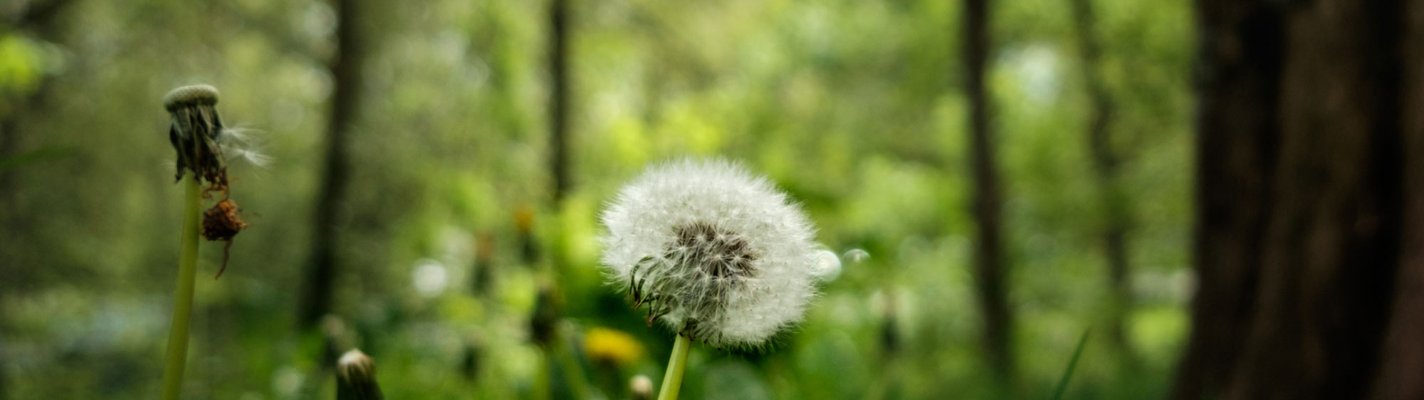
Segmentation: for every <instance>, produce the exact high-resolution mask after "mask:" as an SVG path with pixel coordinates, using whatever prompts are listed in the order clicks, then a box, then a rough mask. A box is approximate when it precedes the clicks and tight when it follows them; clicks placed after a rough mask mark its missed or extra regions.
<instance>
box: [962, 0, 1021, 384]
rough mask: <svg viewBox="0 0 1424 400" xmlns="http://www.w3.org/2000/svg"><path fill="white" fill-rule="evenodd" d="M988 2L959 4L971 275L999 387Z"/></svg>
mask: <svg viewBox="0 0 1424 400" xmlns="http://www.w3.org/2000/svg"><path fill="white" fill-rule="evenodd" d="M988 14H989V4H988V0H965V2H964V27H965V34H964V38H965V42H964V60H965V63H966V68H965V92H966V94H967V95H968V96H969V109H970V111H969V113H970V115H969V116H970V118H969V121H970V122H969V125H970V126H969V130H970V132H969V146H970V147H969V149H970V150H969V151H970V153H971V154H970V159H971V161H970V164H971V165H970V169H971V170H972V171H973V182H974V188H973V193H974V209H973V211H974V220H975V222H976V224H977V227H978V231H977V233H976V235H975V237H974V273H975V278H976V279H977V281H976V283H977V284H976V286H975V289H976V292H977V293H976V294H977V295H978V300H979V310H980V314H981V316H982V317H983V319H984V332H983V334H984V338H983V340H984V349H985V353H986V355H987V356H988V360H989V365H990V366H991V367H992V368H993V369H994V373H995V374H996V375H997V376H998V378H1000V380H1001V381H1002V383H1008V382H1010V381H1011V380H1012V377H1013V375H1014V356H1013V353H1012V343H1011V342H1012V340H1011V339H1012V338H1013V315H1012V314H1010V313H1011V311H1010V310H1009V306H1008V301H1007V300H1006V298H1005V297H1006V294H1005V289H1004V281H1005V269H1006V266H1005V265H1004V260H1003V259H1004V255H1003V244H1002V241H1001V237H1002V234H1001V232H1000V226H1001V221H1000V214H1001V212H1000V209H1001V203H1002V195H1001V193H1000V189H999V172H998V168H997V166H996V164H995V163H996V161H995V158H996V157H995V156H994V144H993V135H992V133H991V130H992V123H991V120H990V117H991V114H990V110H989V97H988V94H987V93H986V89H985V84H984V74H985V66H986V65H987V63H988V59H989V55H988V53H989V43H990V41H989V29H988V21H989V15H988Z"/></svg>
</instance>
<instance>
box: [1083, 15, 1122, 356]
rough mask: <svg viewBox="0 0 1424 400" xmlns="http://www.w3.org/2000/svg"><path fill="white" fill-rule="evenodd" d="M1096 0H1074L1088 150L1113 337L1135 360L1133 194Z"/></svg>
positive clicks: (1114, 341)
mask: <svg viewBox="0 0 1424 400" xmlns="http://www.w3.org/2000/svg"><path fill="white" fill-rule="evenodd" d="M1091 1H1092V0H1072V1H1070V2H1069V3H1070V6H1071V7H1072V11H1073V22H1074V28H1075V29H1074V33H1075V34H1076V35H1077V37H1078V54H1079V57H1081V60H1080V62H1081V63H1082V65H1080V66H1079V70H1081V71H1082V72H1083V82H1084V83H1085V84H1086V85H1087V90H1088V97H1089V108H1090V111H1089V112H1090V113H1091V116H1090V117H1089V122H1088V151H1089V153H1090V159H1091V162H1092V164H1093V172H1094V177H1095V178H1096V180H1097V183H1098V188H1099V191H1100V195H1101V196H1102V204H1103V207H1104V208H1105V209H1106V210H1105V211H1106V212H1105V216H1104V221H1103V222H1104V227H1103V228H1102V240H1103V255H1104V256H1105V257H1106V258H1107V263H1108V283H1109V285H1110V288H1109V290H1110V293H1109V295H1110V297H1111V299H1110V301H1111V305H1110V307H1109V311H1108V341H1109V343H1111V344H1112V346H1113V347H1115V348H1116V349H1117V350H1118V351H1120V352H1122V353H1123V355H1124V357H1125V359H1127V361H1128V362H1129V363H1133V362H1134V361H1133V351H1132V345H1131V343H1130V342H1129V341H1128V339H1127V333H1126V331H1125V326H1126V324H1127V318H1128V315H1129V310H1131V307H1132V294H1131V293H1130V288H1129V286H1128V285H1129V284H1128V275H1129V273H1130V269H1131V268H1130V266H1129V265H1128V259H1129V257H1128V253H1127V251H1128V235H1127V232H1128V230H1129V229H1131V227H1132V222H1131V213H1130V212H1129V210H1128V207H1127V204H1128V200H1127V198H1126V197H1127V196H1126V194H1125V193H1124V192H1123V189H1122V184H1121V183H1120V181H1121V180H1122V154H1121V151H1119V150H1118V149H1116V148H1115V147H1114V146H1113V144H1114V142H1113V129H1112V123H1113V117H1114V114H1116V113H1117V104H1116V102H1115V101H1114V100H1113V97H1112V93H1111V92H1109V90H1108V87H1107V86H1108V85H1107V79H1106V77H1104V76H1103V73H1102V64H1103V55H1102V54H1103V49H1102V41H1101V40H1099V38H1098V35H1097V34H1096V32H1094V31H1093V27H1095V26H1097V16H1096V14H1095V13H1094V10H1093V5H1092V3H1091Z"/></svg>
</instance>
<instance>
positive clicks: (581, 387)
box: [552, 328, 588, 399]
mask: <svg viewBox="0 0 1424 400" xmlns="http://www.w3.org/2000/svg"><path fill="white" fill-rule="evenodd" d="M567 330H568V329H562V328H561V329H559V331H560V332H563V331H567ZM566 339H567V338H565V337H563V335H561V334H560V335H556V337H555V338H554V341H555V342H557V344H555V345H554V349H552V351H553V352H555V353H557V354H556V355H555V356H556V357H557V358H558V359H559V364H561V367H562V369H563V370H564V381H565V384H567V385H569V391H570V392H572V394H573V396H574V397H575V398H579V399H587V398H588V382H587V381H586V379H587V377H586V376H585V374H584V372H583V367H580V366H579V362H578V359H577V358H576V357H575V356H574V349H573V346H570V345H569V342H568V340H566Z"/></svg>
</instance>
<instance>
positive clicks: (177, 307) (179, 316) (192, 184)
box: [163, 174, 202, 400]
mask: <svg viewBox="0 0 1424 400" xmlns="http://www.w3.org/2000/svg"><path fill="white" fill-rule="evenodd" d="M183 187H184V189H185V195H184V198H183V202H184V205H183V231H182V237H183V241H182V251H181V255H180V257H179V259H178V287H177V288H175V289H174V292H173V294H174V296H173V297H174V299H173V325H172V326H171V327H170V328H169V330H168V355H167V364H166V365H165V366H164V368H163V399H164V400H174V399H177V398H178V393H179V392H180V391H181V389H182V388H183V367H184V363H185V361H186V360H187V358H188V320H189V318H190V317H191V316H192V314H193V285H194V280H195V277H196V276H197V269H198V217H199V215H200V213H201V208H202V207H201V201H202V198H201V194H200V192H201V190H200V189H199V188H198V176H197V175H196V174H186V175H185V177H184V178H183Z"/></svg>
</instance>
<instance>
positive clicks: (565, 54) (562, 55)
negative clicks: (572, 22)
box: [549, 0, 569, 205]
mask: <svg viewBox="0 0 1424 400" xmlns="http://www.w3.org/2000/svg"><path fill="white" fill-rule="evenodd" d="M568 58H569V5H568V1H567V0H550V2H549V170H550V173H552V174H553V179H554V182H553V184H554V186H553V188H552V189H553V192H552V194H553V199H554V204H555V205H557V204H558V203H559V201H561V200H563V198H564V195H565V194H567V192H568V190H569V65H568Z"/></svg>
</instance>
